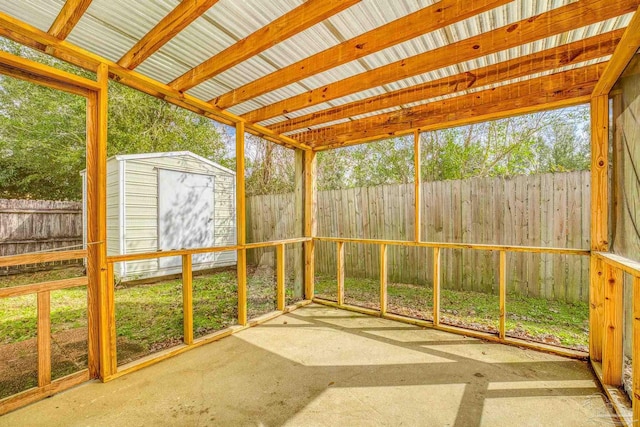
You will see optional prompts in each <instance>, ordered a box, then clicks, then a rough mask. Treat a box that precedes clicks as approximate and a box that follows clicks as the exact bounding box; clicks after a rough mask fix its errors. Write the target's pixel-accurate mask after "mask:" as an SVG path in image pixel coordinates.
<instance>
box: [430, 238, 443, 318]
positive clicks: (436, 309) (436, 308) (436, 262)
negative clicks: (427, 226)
mask: <svg viewBox="0 0 640 427" xmlns="http://www.w3.org/2000/svg"><path fill="white" fill-rule="evenodd" d="M440 254H441V252H440V248H439V247H434V248H433V282H432V283H433V324H434V325H435V326H438V325H440V277H441V272H440Z"/></svg>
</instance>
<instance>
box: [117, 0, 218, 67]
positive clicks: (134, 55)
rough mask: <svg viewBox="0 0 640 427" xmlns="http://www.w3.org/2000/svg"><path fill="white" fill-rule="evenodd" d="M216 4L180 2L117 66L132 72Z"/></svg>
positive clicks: (214, 0) (197, 0)
mask: <svg viewBox="0 0 640 427" xmlns="http://www.w3.org/2000/svg"><path fill="white" fill-rule="evenodd" d="M217 2H218V0H189V1H182V2H180V3H179V4H178V5H177V6H176V7H175V8H174V9H173V10H172V11H171V12H169V14H168V15H167V16H165V17H164V18H162V19H161V20H160V22H158V23H157V24H156V25H155V26H154V27H153V28H152V29H151V30H150V31H149V32H148V33H147V34H145V35H144V37H142V38H141V39H140V40H138V41H137V42H136V44H135V45H133V47H132V48H131V49H129V51H128V52H127V53H125V54H124V55H123V56H122V58H120V60H119V61H118V65H120V66H121V67H124V68H128V69H130V70H133V69H134V68H136V67H137V66H138V65H140V64H142V62H143V61H144V60H145V59H147V58H148V57H150V56H151V55H153V54H154V53H155V52H156V51H157V50H158V49H160V48H161V47H162V46H164V45H165V44H166V43H167V42H168V41H169V40H171V39H172V38H173V37H175V36H176V35H177V34H178V33H179V32H180V31H182V30H184V29H185V28H187V27H188V26H189V24H191V23H192V22H193V21H195V20H196V19H198V18H199V17H200V16H201V15H202V14H203V13H205V12H206V11H207V10H209V8H211V7H212V6H213V5H214V4H216V3H217Z"/></svg>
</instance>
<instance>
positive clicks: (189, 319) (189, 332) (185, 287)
mask: <svg viewBox="0 0 640 427" xmlns="http://www.w3.org/2000/svg"><path fill="white" fill-rule="evenodd" d="M182 326H183V335H182V337H183V342H184V343H185V344H186V345H191V344H193V263H192V258H191V255H182Z"/></svg>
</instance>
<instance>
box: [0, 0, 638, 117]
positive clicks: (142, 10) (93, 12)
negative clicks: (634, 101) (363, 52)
mask: <svg viewBox="0 0 640 427" xmlns="http://www.w3.org/2000/svg"><path fill="white" fill-rule="evenodd" d="M576 1H578V0H515V1H513V2H510V3H508V4H506V5H504V6H501V7H498V8H495V9H492V10H489V11H487V12H484V13H482V14H479V15H477V16H474V17H472V18H469V19H466V20H464V21H461V22H459V23H457V24H454V25H450V26H448V27H446V28H443V29H440V30H437V31H433V32H431V33H428V34H424V35H422V36H420V37H416V38H414V39H412V40H409V41H406V42H404V43H400V44H398V45H395V46H392V47H389V48H387V49H384V50H382V51H379V52H375V53H373V54H370V55H368V56H365V57H363V58H360V59H359V60H356V61H352V62H349V63H346V64H344V65H341V66H338V67H335V68H333V69H330V70H327V71H324V72H321V73H318V74H316V75H313V76H311V77H307V78H304V79H302V80H301V81H299V82H296V83H293V84H289V85H287V86H284V87H282V88H280V89H277V90H274V91H271V92H268V93H266V94H264V95H262V96H258V97H256V98H254V99H252V100H250V101H247V102H243V103H240V104H238V105H235V106H233V107H231V108H230V109H229V111H230V112H232V113H234V114H244V113H247V112H249V111H252V110H255V109H258V108H261V107H263V106H267V105H270V104H273V103H275V102H278V101H281V100H284V99H287V98H290V97H292V96H295V95H299V94H302V93H305V92H306V91H308V90H310V89H315V88H319V87H323V86H325V85H329V84H331V83H334V82H336V81H339V80H342V79H345V78H347V77H350V76H354V75H358V74H360V73H363V72H365V71H368V70H372V69H376V68H378V67H381V66H384V65H386V64H389V63H392V62H395V61H399V60H402V59H405V58H408V57H412V56H415V55H418V54H421V53H424V52H429V51H432V50H434V49H437V48H440V47H442V46H446V45H448V44H450V43H455V42H457V41H460V40H464V39H467V38H469V37H473V36H475V35H478V34H481V33H484V32H487V31H491V30H493V29H496V28H500V27H503V26H505V25H509V24H511V23H514V22H517V21H520V20H522V19H526V18H529V17H532V16H534V15H537V14H540V13H543V12H546V11H549V10H552V9H555V8H559V7H562V6H565V5H568V4H570V3H573V2H576ZM435 2H436V0H362V1H361V2H359V3H357V4H356V5H354V6H352V7H350V8H348V9H346V10H344V11H342V12H340V13H338V14H336V15H334V16H332V17H330V18H328V19H327V20H325V21H324V22H321V23H319V24H316V25H314V26H313V27H311V28H309V29H307V30H305V31H303V32H301V33H299V34H297V35H295V36H293V37H291V38H289V39H286V40H282V41H281V42H280V43H278V44H277V45H275V46H273V47H271V48H269V49H267V50H265V51H264V52H262V53H261V54H259V55H257V56H255V57H253V58H250V59H248V60H246V61H244V62H242V63H240V64H238V65H236V66H234V67H232V68H230V69H228V70H226V71H225V72H223V73H220V74H219V75H216V76H214V77H213V78H212V79H210V80H208V81H205V82H203V83H201V84H199V85H197V86H195V87H194V88H192V89H190V90H189V91H188V93H190V94H192V95H194V96H196V97H198V98H200V99H202V100H204V101H208V100H210V99H212V98H215V97H217V96H219V95H222V94H225V93H227V92H229V91H231V90H233V89H235V88H239V87H241V86H243V85H245V84H247V83H249V82H251V81H254V80H256V79H259V78H261V77H263V76H266V75H268V74H270V73H273V72H274V71H277V70H278V69H281V68H283V67H286V66H288V65H290V64H293V63H295V62H297V61H299V60H301V59H304V58H306V57H308V56H310V55H313V54H315V53H318V52H321V51H323V50H325V49H327V48H329V47H332V46H335V45H337V44H339V43H341V42H343V41H345V40H349V39H351V38H353V37H356V36H358V35H361V34H363V33H365V32H367V31H370V30H372V29H374V28H377V27H379V26H381V25H384V24H386V23H389V22H391V21H393V20H396V19H398V18H401V17H404V16H406V15H408V14H410V13H413V12H415V11H417V10H419V9H422V8H424V7H427V6H429V5H432V4H434V3H435ZM302 3H303V0H273V1H266V0H243V1H237V0H220V1H218V2H217V3H215V4H214V6H213V7H211V8H210V9H209V10H208V11H207V12H205V13H204V14H203V15H202V16H201V17H199V18H197V19H196V20H195V21H194V22H192V23H191V24H190V25H189V26H188V27H186V28H185V29H184V30H182V31H181V32H180V33H179V34H177V35H176V36H175V37H174V38H173V39H172V40H170V41H169V42H168V43H166V44H165V45H164V46H162V47H161V48H160V49H159V50H158V51H157V52H155V53H154V54H153V55H151V56H150V57H149V58H147V60H146V61H144V62H143V63H142V64H141V65H140V66H139V67H138V68H137V71H139V72H140V73H142V74H144V75H146V76H149V77H151V78H154V79H156V80H158V81H160V82H163V83H169V82H171V81H172V80H174V79H175V78H177V77H179V76H181V75H182V74H184V73H185V72H187V71H188V70H189V69H191V68H193V67H195V66H197V65H199V64H200V63H202V62H203V61H205V60H207V59H209V58H210V57H212V56H213V55H215V54H217V53H219V52H221V51H223V50H224V49H226V48H228V47H229V46H231V45H233V44H234V43H236V42H237V41H239V40H241V39H242V38H244V37H247V36H248V35H250V34H252V33H253V32H255V31H256V30H258V29H260V28H262V27H264V26H266V25H268V24H269V23H270V22H273V21H274V20H275V19H277V18H279V17H281V16H283V15H285V14H286V13H288V12H290V11H291V10H293V9H294V8H296V7H298V6H300V5H301V4H302ZM63 4H64V0H23V1H20V2H17V1H13V0H0V11H2V12H4V13H7V14H9V15H11V16H14V17H16V18H18V19H21V20H23V21H25V22H27V23H28V24H31V25H33V26H35V27H37V28H39V29H41V30H43V31H47V30H48V29H49V27H50V26H51V23H52V22H53V21H54V19H55V17H56V16H57V14H58V13H59V11H60V10H61V8H62V6H63ZM178 4H179V0H145V1H131V0H93V2H92V3H91V5H90V6H89V9H88V10H87V12H86V13H85V15H84V16H83V17H82V19H81V20H80V22H79V23H78V24H77V26H76V27H75V28H74V29H73V31H72V32H71V34H70V36H69V37H68V40H69V41H70V42H71V43H73V44H76V45H78V46H80V47H82V48H84V49H87V50H89V51H91V52H94V53H97V54H99V55H102V56H104V57H106V58H108V59H110V60H112V61H118V60H119V59H120V58H121V57H122V55H124V54H125V53H126V52H127V51H128V50H129V49H130V48H131V47H132V46H133V45H134V44H135V43H136V42H137V41H138V40H139V39H140V38H142V37H143V36H144V35H145V34H146V33H147V32H148V31H149V30H150V29H151V28H153V27H154V26H155V25H156V24H157V23H158V22H159V21H160V20H161V19H162V18H163V17H164V16H166V15H167V14H168V13H169V12H170V11H171V10H172V9H173V8H175V7H176V6H177V5H178ZM631 15H632V14H628V15H626V16H622V17H619V18H615V19H610V20H608V21H605V22H601V23H598V24H595V25H591V26H588V27H585V28H580V29H577V30H574V31H571V32H568V33H565V34H560V35H557V36H553V37H549V38H546V39H543V40H539V41H536V42H534V43H527V44H524V45H522V46H519V47H517V48H512V49H508V50H505V51H502V52H498V53H494V54H491V55H487V56H484V57H482V58H478V59H474V60H471V61H466V62H462V63H459V64H455V65H451V66H448V67H444V68H441V69H437V70H433V71H430V72H428V73H424V74H421V75H417V76H412V77H410V78H404V79H400V80H398V81H395V82H392V83H389V84H386V85H383V86H380V87H374V88H370V89H369V90H366V91H362V92H358V93H354V94H350V95H349V96H345V97H341V98H339V99H333V100H330V101H328V102H325V103H322V104H319V105H315V106H312V107H309V108H305V109H302V110H299V111H294V112H291V113H287V114H286V116H285V115H281V116H278V117H275V118H271V119H269V120H266V121H264V122H263V123H262V124H265V125H269V124H274V123H277V122H280V121H283V120H287V119H289V118H293V117H299V116H302V115H305V114H309V113H313V112H318V111H322V110H324V109H326V108H330V107H332V106H338V105H343V104H346V103H350V102H353V101H357V100H362V99H366V98H368V97H371V96H375V95H380V94H383V93H385V92H389V91H395V90H398V89H402V88H407V87H410V86H413V85H416V84H420V83H424V82H428V81H431V80H434V79H440V78H443V77H446V76H450V75H455V74H458V73H461V72H466V71H470V70H473V69H477V68H480V67H484V66H487V65H490V64H496V63H498V62H503V61H506V60H509V59H513V58H518V57H521V56H524V55H528V54H531V53H534V52H540V51H542V50H545V49H549V48H552V47H555V46H559V45H562V44H565V43H570V42H573V41H576V40H580V39H583V38H586V37H590V36H593V35H597V34H600V33H603V32H608V31H611V30H614V29H618V28H622V27H625V26H626V25H627V24H628V22H629V20H630V17H631ZM592 62H594V61H592ZM573 67H577V65H574V66H573ZM554 71H559V70H554ZM500 84H505V83H500ZM480 89H482V88H474V89H473V90H480ZM465 93H466V92H465ZM427 101H428V100H423V101H421V102H420V103H424V102H427ZM403 107H406V106H403ZM397 108H399V107H393V109H397ZM377 113H380V112H375V113H367V114H366V115H365V116H370V115H374V114H377ZM359 117H360V116H359ZM326 125H329V124H326ZM321 126H325V125H321Z"/></svg>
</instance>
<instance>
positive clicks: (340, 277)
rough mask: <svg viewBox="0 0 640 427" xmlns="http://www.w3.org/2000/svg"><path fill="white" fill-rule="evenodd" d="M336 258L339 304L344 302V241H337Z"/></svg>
mask: <svg viewBox="0 0 640 427" xmlns="http://www.w3.org/2000/svg"><path fill="white" fill-rule="evenodd" d="M336 259H337V261H338V265H337V266H336V271H337V278H336V282H337V284H338V296H337V298H336V299H337V300H338V304H344V242H338V243H336Z"/></svg>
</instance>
